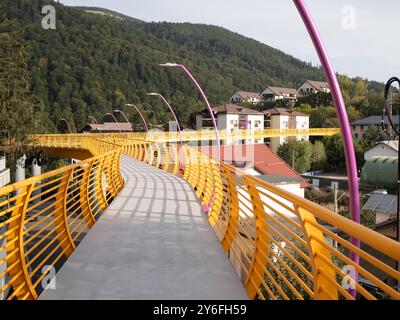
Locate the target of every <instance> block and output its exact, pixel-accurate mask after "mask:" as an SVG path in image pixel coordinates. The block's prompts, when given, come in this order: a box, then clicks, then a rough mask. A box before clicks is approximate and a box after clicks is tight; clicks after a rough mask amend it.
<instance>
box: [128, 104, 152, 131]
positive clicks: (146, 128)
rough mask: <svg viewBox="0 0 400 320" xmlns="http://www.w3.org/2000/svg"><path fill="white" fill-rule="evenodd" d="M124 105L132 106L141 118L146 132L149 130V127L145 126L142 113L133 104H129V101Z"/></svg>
mask: <svg viewBox="0 0 400 320" xmlns="http://www.w3.org/2000/svg"><path fill="white" fill-rule="evenodd" d="M126 106H127V107H132V108H134V109H135V110H136V112H137V113H138V114H139V115H140V118H141V119H142V122H143V125H144V128H145V130H146V132H148V131H149V127H148V126H147V123H146V120H145V119H144V117H143V114H142V113H141V112H140V110H139V108H138V107H136V106H135V105H134V104H130V103H128V104H126Z"/></svg>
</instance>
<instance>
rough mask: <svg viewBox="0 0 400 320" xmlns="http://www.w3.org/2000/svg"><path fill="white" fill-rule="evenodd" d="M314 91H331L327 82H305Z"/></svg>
mask: <svg viewBox="0 0 400 320" xmlns="http://www.w3.org/2000/svg"><path fill="white" fill-rule="evenodd" d="M306 82H308V83H309V84H310V85H311V86H312V87H313V88H314V89H316V90H318V91H321V90H323V89H329V90H330V89H331V87H330V86H329V83H328V82H324V81H314V80H306Z"/></svg>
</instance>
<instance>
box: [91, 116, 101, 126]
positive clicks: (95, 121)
mask: <svg viewBox="0 0 400 320" xmlns="http://www.w3.org/2000/svg"><path fill="white" fill-rule="evenodd" d="M88 118H89V119H92V120H94V123H95V124H99V122H98V121H97V119H96V118H95V117H94V116H89V117H88Z"/></svg>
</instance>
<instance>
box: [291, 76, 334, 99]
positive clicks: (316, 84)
mask: <svg viewBox="0 0 400 320" xmlns="http://www.w3.org/2000/svg"><path fill="white" fill-rule="evenodd" d="M298 92H299V93H300V94H301V95H303V96H304V95H308V94H312V93H318V92H324V93H330V92H331V88H330V86H329V83H328V82H322V81H313V80H306V81H305V82H304V83H303V84H302V85H301V86H300V87H299V89H298Z"/></svg>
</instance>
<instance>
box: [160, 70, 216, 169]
mask: <svg viewBox="0 0 400 320" xmlns="http://www.w3.org/2000/svg"><path fill="white" fill-rule="evenodd" d="M160 66H161V67H175V68H179V69H181V70H182V71H183V72H184V73H186V75H187V76H188V77H189V79H190V80H191V81H192V82H193V84H194V85H195V87H196V89H197V91H199V93H200V95H201V97H202V98H203V101H204V103H205V104H206V106H207V109H208V111H209V113H210V116H211V119H212V123H213V126H214V132H215V139H216V140H217V151H218V158H217V159H218V166H220V162H221V143H220V140H219V132H218V127H217V121H216V120H215V117H214V113H213V111H212V108H211V105H210V102H209V101H208V99H207V96H206V94H205V93H204V91H203V89H202V88H201V87H200V85H199V83H198V82H197V80H196V79H195V77H194V76H193V75H192V74H191V73H190V71H189V70H188V69H187V68H186V67H185V66H184V65H183V64H177V63H165V64H160Z"/></svg>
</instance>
